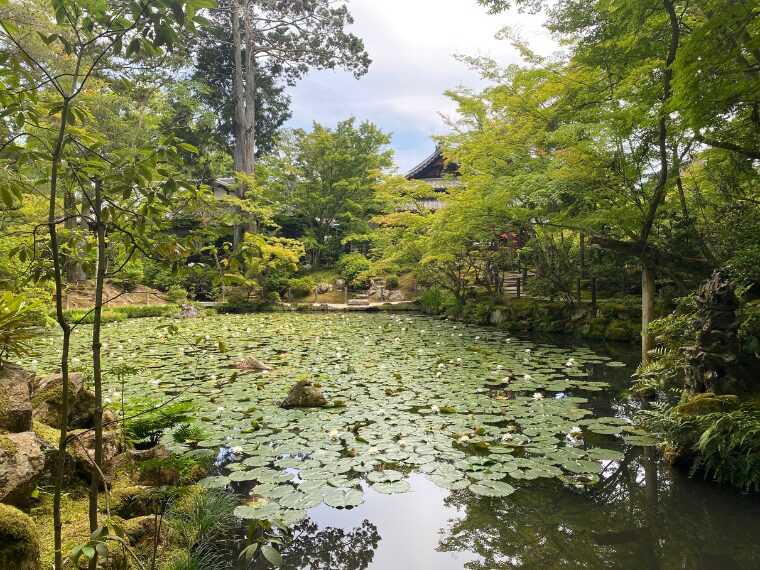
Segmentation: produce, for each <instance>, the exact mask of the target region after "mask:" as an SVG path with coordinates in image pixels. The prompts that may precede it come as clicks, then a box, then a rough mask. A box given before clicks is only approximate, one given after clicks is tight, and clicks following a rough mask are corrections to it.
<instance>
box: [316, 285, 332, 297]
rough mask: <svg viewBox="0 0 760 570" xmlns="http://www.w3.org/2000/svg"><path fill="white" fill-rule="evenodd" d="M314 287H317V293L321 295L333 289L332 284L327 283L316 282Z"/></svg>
mask: <svg viewBox="0 0 760 570" xmlns="http://www.w3.org/2000/svg"><path fill="white" fill-rule="evenodd" d="M316 287H317V293H319V294H320V295H322V294H323V293H329V292H330V291H332V290H333V287H332V285H330V284H329V283H317V285H316Z"/></svg>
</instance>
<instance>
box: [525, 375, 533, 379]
mask: <svg viewBox="0 0 760 570" xmlns="http://www.w3.org/2000/svg"><path fill="white" fill-rule="evenodd" d="M523 380H533V376H531V375H530V374H525V375H524V376H523Z"/></svg>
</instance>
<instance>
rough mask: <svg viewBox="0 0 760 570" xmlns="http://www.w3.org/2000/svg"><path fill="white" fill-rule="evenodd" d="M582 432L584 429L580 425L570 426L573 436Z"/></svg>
mask: <svg viewBox="0 0 760 570" xmlns="http://www.w3.org/2000/svg"><path fill="white" fill-rule="evenodd" d="M582 432H583V430H581V428H580V427H579V426H573V427H572V428H570V435H572V436H573V437H578V436H580V435H581V433H582Z"/></svg>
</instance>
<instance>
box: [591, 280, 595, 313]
mask: <svg viewBox="0 0 760 570" xmlns="http://www.w3.org/2000/svg"><path fill="white" fill-rule="evenodd" d="M591 306H592V307H596V277H592V278H591Z"/></svg>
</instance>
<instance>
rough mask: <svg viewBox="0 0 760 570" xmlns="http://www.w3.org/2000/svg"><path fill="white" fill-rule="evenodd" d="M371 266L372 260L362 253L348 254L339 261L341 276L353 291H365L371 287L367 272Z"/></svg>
mask: <svg viewBox="0 0 760 570" xmlns="http://www.w3.org/2000/svg"><path fill="white" fill-rule="evenodd" d="M371 266H372V264H371V262H370V260H369V259H367V258H366V257H364V256H363V255H362V254H361V253H347V254H345V255H342V256H341V257H340V259H339V260H338V270H339V271H340V276H341V278H342V279H344V280H345V281H346V284H347V285H348V286H349V287H351V288H352V289H363V288H366V287H367V286H369V277H368V275H367V271H369V269H370V267H371Z"/></svg>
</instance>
